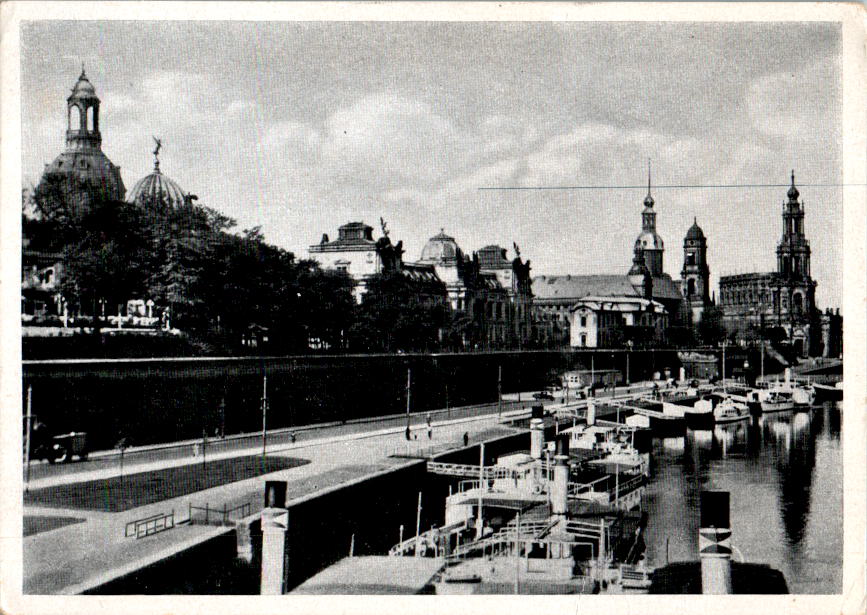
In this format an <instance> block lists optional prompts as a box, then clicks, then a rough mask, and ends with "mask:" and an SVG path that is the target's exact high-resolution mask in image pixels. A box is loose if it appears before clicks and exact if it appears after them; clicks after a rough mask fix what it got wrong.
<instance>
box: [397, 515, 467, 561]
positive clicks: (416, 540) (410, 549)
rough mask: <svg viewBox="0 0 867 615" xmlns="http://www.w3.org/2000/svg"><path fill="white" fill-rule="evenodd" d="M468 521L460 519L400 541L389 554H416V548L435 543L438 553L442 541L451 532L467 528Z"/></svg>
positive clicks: (435, 550) (435, 552)
mask: <svg viewBox="0 0 867 615" xmlns="http://www.w3.org/2000/svg"><path fill="white" fill-rule="evenodd" d="M467 527H468V523H467V521H458V522H456V523H452V524H451V525H444V526H443V527H441V528H431V529H429V530H427V531H426V532H422V533H421V534H419V535H418V536H411V537H410V538H407V539H406V540H404V541H403V542H399V543H398V544H396V545H394V546H393V547H392V548H391V549H389V551H388V554H389V555H391V556H405V555H407V554H410V553H412V554H415V553H416V550H418V549H420V548H421V547H422V546H424V545H433V547H434V554H438V553H439V551H440V549H441V548H442V547H441V545H440V543H441V542H442V541H444V540H446V539H447V538H448V537H449V536H450V535H451V534H453V533H455V532H459V531H462V530H465V529H467Z"/></svg>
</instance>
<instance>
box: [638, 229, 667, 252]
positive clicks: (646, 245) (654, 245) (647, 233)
mask: <svg viewBox="0 0 867 615" xmlns="http://www.w3.org/2000/svg"><path fill="white" fill-rule="evenodd" d="M635 247H636V248H641V249H642V250H664V249H665V245H664V244H663V242H662V237H660V236H659V234H657V232H656V231H653V230H644V231H642V232H641V234H640V235H639V236H638V238H637V239H636V240H635Z"/></svg>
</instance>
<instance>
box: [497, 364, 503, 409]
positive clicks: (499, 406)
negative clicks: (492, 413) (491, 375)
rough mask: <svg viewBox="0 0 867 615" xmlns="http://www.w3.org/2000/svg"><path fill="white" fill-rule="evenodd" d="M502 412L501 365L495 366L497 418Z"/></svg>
mask: <svg viewBox="0 0 867 615" xmlns="http://www.w3.org/2000/svg"><path fill="white" fill-rule="evenodd" d="M502 413H503V366H502V365H499V366H498V367H497V418H500V415H501V414H502Z"/></svg>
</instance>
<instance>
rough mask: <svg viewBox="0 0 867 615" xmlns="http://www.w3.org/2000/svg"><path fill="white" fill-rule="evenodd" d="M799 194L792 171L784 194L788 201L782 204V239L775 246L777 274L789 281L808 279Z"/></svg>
mask: <svg viewBox="0 0 867 615" xmlns="http://www.w3.org/2000/svg"><path fill="white" fill-rule="evenodd" d="M800 194H801V193H800V192H798V189H797V188H796V187H795V172H794V171H792V186H791V187H790V188H789V191H788V192H787V193H786V196H788V197H789V200H788V201H787V202H785V203H783V237H782V238H781V239H780V243H778V244H777V272H778V273H779V274H780V275H781V276H783V277H785V278H790V279H800V278H809V277H810V243H809V242H808V241H807V238H806V237H805V236H804V205H803V203H801V202H799V201H798V197H799V196H800Z"/></svg>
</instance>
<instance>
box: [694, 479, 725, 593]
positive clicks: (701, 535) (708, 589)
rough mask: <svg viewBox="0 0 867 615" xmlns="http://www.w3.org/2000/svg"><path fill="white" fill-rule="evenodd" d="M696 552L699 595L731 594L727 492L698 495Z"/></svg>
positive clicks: (710, 492)
mask: <svg viewBox="0 0 867 615" xmlns="http://www.w3.org/2000/svg"><path fill="white" fill-rule="evenodd" d="M700 501H701V513H700V514H701V521H700V523H699V530H698V549H699V555H700V556H701V593H703V594H730V593H732V547H731V539H732V529H731V522H730V521H729V492H728V491H702V492H701V500H700Z"/></svg>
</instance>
